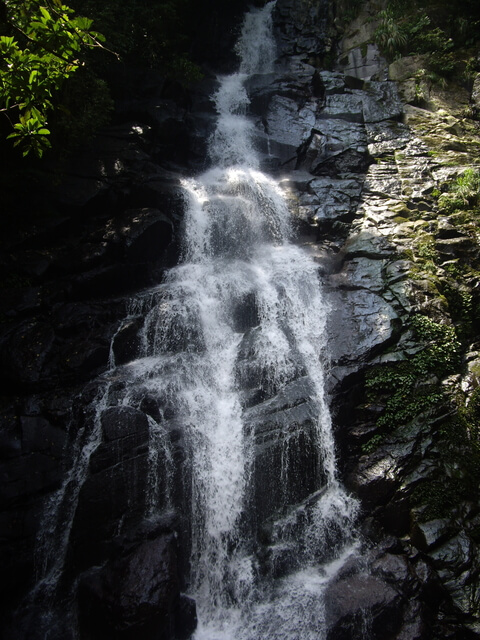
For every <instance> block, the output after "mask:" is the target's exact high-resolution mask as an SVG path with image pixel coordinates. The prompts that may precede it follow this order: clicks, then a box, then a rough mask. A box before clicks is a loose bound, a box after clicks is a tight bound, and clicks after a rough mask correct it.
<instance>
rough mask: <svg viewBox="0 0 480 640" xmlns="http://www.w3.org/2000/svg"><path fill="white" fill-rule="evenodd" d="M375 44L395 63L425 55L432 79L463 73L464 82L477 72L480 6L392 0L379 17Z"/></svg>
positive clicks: (441, 0) (432, 0) (470, 2)
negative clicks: (401, 59)
mask: <svg viewBox="0 0 480 640" xmlns="http://www.w3.org/2000/svg"><path fill="white" fill-rule="evenodd" d="M375 41H376V43H377V44H378V46H379V47H380V49H381V50H382V51H383V53H384V54H385V55H386V56H387V58H389V59H390V60H393V59H395V58H397V57H400V56H404V55H422V56H424V58H425V66H426V69H427V72H428V76H429V79H430V80H437V81H442V80H443V81H444V79H445V78H448V77H450V76H452V75H453V74H457V73H458V72H460V73H461V74H463V78H464V80H465V81H467V80H468V79H469V77H470V76H471V74H472V73H473V72H475V71H476V70H477V65H478V63H477V60H476V52H477V49H478V45H479V43H480V3H478V2H477V0H464V1H463V2H461V3H452V2H449V1H447V0H425V1H424V2H422V3H418V2H416V1H414V0H389V1H388V2H387V6H386V8H385V10H383V11H381V12H380V14H379V25H378V28H377V30H376V32H375Z"/></svg>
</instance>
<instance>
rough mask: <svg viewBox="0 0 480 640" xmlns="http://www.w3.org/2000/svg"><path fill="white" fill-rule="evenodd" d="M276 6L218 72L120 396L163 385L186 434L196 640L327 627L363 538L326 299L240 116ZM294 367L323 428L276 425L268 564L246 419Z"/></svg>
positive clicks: (250, 18)
mask: <svg viewBox="0 0 480 640" xmlns="http://www.w3.org/2000/svg"><path fill="white" fill-rule="evenodd" d="M273 6H274V3H270V4H268V5H266V6H265V7H264V8H263V9H261V10H253V11H251V12H250V13H249V14H247V16H246V18H245V22H244V25H243V30H242V35H241V38H240V40H239V43H238V45H237V53H238V54H239V57H240V59H241V63H240V69H239V71H238V72H237V73H234V74H233V75H230V76H227V77H224V78H222V79H221V81H220V86H219V88H218V90H217V92H216V94H215V95H214V97H213V100H214V102H215V104H216V108H217V111H218V120H217V126H216V130H215V132H214V134H213V136H212V138H211V141H210V157H211V160H212V168H211V169H210V170H209V171H207V172H206V173H205V174H204V175H202V176H201V177H200V178H197V179H195V180H193V179H192V180H185V181H184V184H183V187H184V190H185V193H186V196H187V211H186V219H185V239H184V254H183V261H182V264H181V265H180V266H178V267H176V268H174V269H172V270H171V271H170V272H169V274H168V276H167V278H166V280H165V282H164V283H163V284H162V285H161V287H159V288H158V290H157V291H156V293H155V294H153V299H150V302H149V308H150V310H149V311H148V313H147V316H146V322H145V327H144V333H143V357H142V358H140V359H139V360H137V361H136V362H134V363H131V365H130V367H129V368H130V382H129V385H128V387H129V389H130V391H129V393H128V394H127V396H126V397H125V398H124V402H125V403H126V404H128V403H131V402H135V400H134V398H135V396H136V397H138V396H139V395H141V393H143V392H144V391H145V389H150V390H152V391H154V392H155V393H156V394H157V395H158V396H159V397H162V398H163V401H164V402H167V403H169V404H170V406H172V407H174V408H175V409H174V412H175V419H176V420H177V421H178V423H179V424H181V425H182V429H184V432H185V438H186V440H187V448H188V451H189V453H190V457H191V459H190V483H191V485H189V486H191V495H190V499H189V502H190V505H191V527H192V529H191V576H190V590H191V593H192V595H193V596H194V598H195V600H196V602H197V609H198V615H199V628H198V630H197V632H196V634H195V639H196V640H217V639H218V640H233V639H235V640H258V638H260V637H265V638H267V637H268V638H269V639H270V640H274V639H277V640H292V639H293V638H298V639H300V640H308V639H309V638H315V639H316V640H319V639H320V638H322V629H324V628H325V624H324V607H323V604H322V594H323V591H324V588H325V585H326V584H327V583H328V580H329V578H330V577H331V576H332V575H333V574H334V573H335V571H336V569H337V568H338V567H339V566H341V564H342V563H343V561H344V560H345V558H346V557H348V556H349V554H350V553H351V552H352V549H353V548H354V546H355V542H354V534H353V525H352V523H353V520H354V517H355V511H356V503H355V502H354V501H353V500H351V499H350V498H349V497H348V496H347V495H346V494H345V493H344V491H343V490H342V488H341V487H340V485H339V483H338V481H337V479H336V469H335V455H334V443H333V439H332V433H331V423H330V415H329V411H328V407H327V403H326V399H325V394H324V380H323V375H324V374H323V358H324V356H325V346H326V345H325V321H326V314H327V309H326V305H325V302H324V299H323V298H322V294H321V287H320V283H319V281H318V275H317V269H316V266H315V263H314V262H313V260H312V259H311V258H310V257H309V256H308V255H307V254H306V253H305V252H304V251H303V250H302V249H301V248H299V247H298V246H296V245H295V244H293V243H292V241H291V236H292V230H291V223H290V216H289V211H288V208H287V205H286V201H285V198H284V194H283V193H282V191H281V189H280V188H279V185H278V184H277V183H276V182H275V181H274V180H272V179H271V178H269V177H267V176H266V175H264V174H263V173H261V172H260V170H259V164H260V163H259V157H258V155H257V153H256V151H255V147H254V135H255V130H254V126H253V123H252V122H251V120H249V119H248V117H247V116H246V115H245V113H246V108H247V106H248V104H249V98H248V95H247V92H246V89H245V81H246V79H247V78H248V77H250V76H251V75H252V74H265V73H270V72H272V70H273V65H274V57H275V46H274V41H273V37H272V29H271V20H272V19H271V15H272V9H273ZM299 380H301V381H302V384H303V385H304V389H307V393H306V395H307V396H308V397H307V399H306V400H305V404H307V405H308V415H309V416H310V417H309V420H308V421H307V423H308V425H309V428H310V429H311V430H312V431H313V436H311V439H310V440H308V437H307V436H305V438H304V440H302V439H301V438H300V436H299V434H298V430H297V433H296V434H292V435H289V434H288V431H289V429H291V428H292V425H286V430H285V431H286V433H283V434H282V435H280V436H279V441H281V444H280V449H281V451H280V459H279V466H280V469H277V470H276V471H273V472H272V473H274V474H275V473H276V474H277V476H275V479H274V483H275V482H277V479H278V483H280V484H281V485H282V487H281V489H280V491H278V492H277V493H279V494H280V496H281V500H280V503H278V499H277V503H276V504H275V508H272V509H270V511H271V513H267V514H266V517H265V518H264V519H268V517H269V516H272V517H271V518H270V520H271V525H270V526H271V531H270V542H269V550H268V554H269V558H270V560H269V563H267V565H268V567H270V568H265V566H263V567H262V560H261V555H262V554H261V551H260V546H261V545H260V544H259V542H258V541H257V538H258V535H257V534H258V529H259V522H261V521H262V514H261V513H255V510H257V511H258V504H256V498H255V489H254V488H253V485H254V484H255V482H256V481H257V483H258V474H259V473H260V472H259V466H261V464H262V462H261V461H259V460H260V458H259V456H258V452H257V447H258V446H259V441H260V440H261V437H260V440H259V434H258V431H259V429H258V422H259V421H258V415H257V423H255V420H253V421H252V420H250V418H251V416H252V413H253V414H254V413H255V411H258V407H259V406H260V407H262V406H263V407H264V409H265V411H266V414H268V412H269V409H268V407H269V406H270V405H271V403H272V402H274V400H272V398H274V397H275V396H276V397H279V396H281V395H282V393H286V390H287V389H291V388H293V386H294V384H295V381H299ZM255 386H256V387H257V397H256V399H253V400H252V397H251V396H252V393H253V391H252V389H253V388H254V387H255ZM253 395H255V394H254V393H253ZM269 403H270V404H269ZM255 404H256V406H255ZM260 413H261V412H260ZM260 430H261V429H260ZM293 430H294V429H293ZM300 431H301V429H300ZM303 435H305V434H303ZM302 442H307V443H308V446H310V445H312V446H313V448H314V453H313V458H314V460H313V462H312V465H311V466H312V473H313V475H314V476H315V477H314V478H313V479H312V483H311V484H312V487H313V489H314V492H313V494H312V493H311V494H310V496H309V497H308V496H307V495H302V496H301V501H302V500H303V502H302V503H301V504H297V505H296V506H294V505H293V504H289V503H292V500H291V498H290V493H292V492H291V491H290V489H289V484H290V483H291V482H292V479H291V478H290V477H289V473H290V472H291V467H292V463H291V462H289V460H290V459H291V457H292V455H293V456H295V455H297V449H298V447H299V446H301V443H302ZM312 443H313V444H312ZM292 452H293V453H292ZM293 466H295V465H293ZM297 467H298V465H297ZM296 473H298V469H297V471H296ZM260 475H261V474H260ZM256 478H257V480H256ZM294 493H295V492H294ZM257 502H258V501H257ZM297 502H298V501H297ZM275 517H276V518H277V519H276V520H275V519H274V518H275ZM282 557H284V558H287V560H288V559H289V560H288V561H287V565H288V562H289V563H290V564H289V566H290V569H289V570H285V569H284V570H283V572H282V571H278V570H276V569H275V566H276V561H275V558H282ZM264 564H265V563H264ZM276 574H278V575H276Z"/></svg>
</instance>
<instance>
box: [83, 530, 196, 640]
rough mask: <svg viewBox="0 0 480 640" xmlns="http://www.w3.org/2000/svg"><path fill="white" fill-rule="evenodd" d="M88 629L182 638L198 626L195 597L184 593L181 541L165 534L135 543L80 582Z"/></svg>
mask: <svg viewBox="0 0 480 640" xmlns="http://www.w3.org/2000/svg"><path fill="white" fill-rule="evenodd" d="M80 606H81V611H82V618H81V619H82V621H83V629H82V632H83V633H85V634H88V637H89V638H92V640H94V639H95V638H98V639H101V638H105V636H106V635H107V636H110V637H112V635H113V636H114V637H115V638H118V639H119V640H120V639H122V640H127V639H133V638H138V637H139V636H141V637H142V638H145V639H146V640H169V638H172V637H175V638H178V639H179V640H183V639H184V638H188V637H189V636H190V634H191V633H192V631H193V630H194V629H195V626H196V614H195V604H194V602H193V601H192V600H191V599H189V598H187V597H186V596H181V595H179V583H178V569H177V556H176V541H175V538H174V536H173V534H163V535H160V536H158V537H155V538H154V539H152V540H147V541H146V542H142V543H140V544H139V545H137V546H135V547H134V548H133V549H132V550H129V552H128V553H127V554H126V555H123V556H122V557H120V558H118V559H117V560H114V561H112V562H110V563H108V564H107V565H106V566H105V567H104V568H103V569H101V570H94V571H91V572H90V573H88V574H86V575H85V576H84V578H83V580H82V583H81V585H80Z"/></svg>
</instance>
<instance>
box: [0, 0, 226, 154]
mask: <svg viewBox="0 0 480 640" xmlns="http://www.w3.org/2000/svg"><path fill="white" fill-rule="evenodd" d="M69 4H70V5H71V6H66V5H64V4H63V3H62V1H61V0H5V1H4V4H3V5H2V4H0V8H1V9H2V11H1V13H0V56H1V62H0V111H1V112H2V114H3V116H4V122H3V123H0V124H1V129H0V136H3V137H8V139H9V140H10V142H12V143H13V145H14V146H15V147H18V148H19V149H20V150H21V151H22V154H23V156H27V155H30V156H32V155H34V156H37V157H41V156H42V155H43V154H44V152H45V151H46V150H47V149H48V148H49V147H50V146H51V145H52V144H53V145H54V146H56V148H57V150H58V149H70V148H72V147H75V145H76V144H78V143H79V142H80V141H83V140H85V138H88V137H89V136H90V135H92V133H93V132H94V131H95V130H96V129H97V128H98V127H100V126H102V125H103V124H105V123H106V122H107V121H108V118H109V115H110V112H111V110H112V108H113V101H112V99H111V97H110V94H111V88H110V87H111V82H110V78H111V77H113V76H114V75H115V71H114V69H115V67H116V66H117V67H119V66H120V65H123V64H131V65H135V66H137V67H138V66H140V67H150V68H152V69H156V70H158V71H159V72H160V73H161V74H162V75H163V76H164V77H166V78H172V79H174V80H176V81H179V82H181V83H185V82H190V81H193V80H196V79H198V78H199V77H200V72H199V67H198V65H197V64H195V63H194V62H193V61H192V59H191V56H190V55H189V53H188V50H189V48H190V46H191V41H192V37H193V34H195V32H196V31H195V30H196V29H197V28H198V21H197V20H196V18H197V17H198V15H197V13H196V11H194V10H193V8H194V6H195V5H194V3H193V1H192V0H151V1H150V0H105V1H104V2H103V3H98V2H97V1H96V0H86V1H85V2H80V0H72V2H71V3H69ZM213 4H214V5H215V2H213ZM82 16H88V17H82ZM93 26H95V29H98V31H94V30H92V27H93ZM99 32H101V33H99ZM102 34H104V35H102Z"/></svg>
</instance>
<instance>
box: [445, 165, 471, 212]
mask: <svg viewBox="0 0 480 640" xmlns="http://www.w3.org/2000/svg"><path fill="white" fill-rule="evenodd" d="M445 188H446V189H447V191H446V192H445V193H442V194H441V195H440V196H439V198H438V206H439V207H440V209H442V210H443V211H445V212H446V213H454V212H455V211H461V210H462V209H471V208H474V207H478V206H479V204H480V173H479V172H478V171H477V170H475V169H467V170H466V171H465V172H464V173H462V174H461V175H460V176H458V177H457V178H456V180H455V181H454V182H451V183H448V184H447V185H446V187H445Z"/></svg>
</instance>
